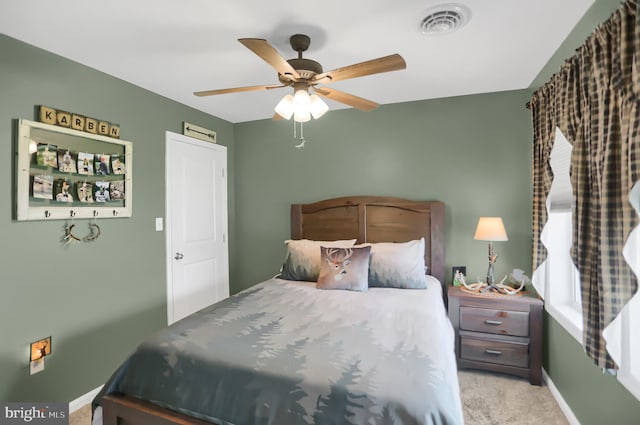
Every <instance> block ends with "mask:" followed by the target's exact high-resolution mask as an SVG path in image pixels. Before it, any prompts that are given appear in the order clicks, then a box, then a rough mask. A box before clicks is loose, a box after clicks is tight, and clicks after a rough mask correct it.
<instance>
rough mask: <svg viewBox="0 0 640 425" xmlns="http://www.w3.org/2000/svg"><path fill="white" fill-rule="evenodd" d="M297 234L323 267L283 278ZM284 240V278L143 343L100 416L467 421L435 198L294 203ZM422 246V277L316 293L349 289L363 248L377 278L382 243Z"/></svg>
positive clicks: (110, 388) (125, 419)
mask: <svg viewBox="0 0 640 425" xmlns="http://www.w3.org/2000/svg"><path fill="white" fill-rule="evenodd" d="M319 241H324V242H319ZM327 241H349V242H350V243H351V245H349V246H348V247H338V248H331V247H327V246H324V245H327ZM303 243H304V244H307V245H305V246H308V244H316V243H317V244H320V245H323V246H322V248H321V260H322V261H325V260H326V264H327V265H325V262H321V269H320V272H319V273H320V274H319V277H318V279H317V281H313V280H302V279H296V280H291V276H288V275H287V262H288V260H289V259H290V258H291V256H290V254H291V253H292V252H293V251H292V248H291V247H293V246H301V244H303ZM313 246H315V247H316V248H317V245H313ZM336 246H338V245H336ZM416 247H418V248H416ZM287 249H288V251H287V256H286V258H285V264H284V265H283V270H281V273H280V274H279V275H278V276H277V277H274V278H272V279H268V280H266V281H264V282H260V283H258V284H256V285H254V286H252V287H251V288H248V289H246V290H244V291H242V292H240V293H238V294H235V295H233V296H231V297H229V298H227V299H225V300H223V301H221V302H219V303H216V304H214V305H212V306H209V307H206V308H204V309H202V310H200V311H198V312H196V313H194V314H192V315H191V316H188V317H186V318H184V319H182V320H180V321H179V322H176V323H174V324H173V325H171V326H169V327H168V328H166V329H163V330H161V331H160V332H158V333H156V334H154V335H152V336H151V337H149V338H148V339H147V340H145V341H144V342H142V343H141V344H140V345H139V347H138V348H137V349H136V350H135V352H134V353H132V354H131V356H130V357H129V358H128V359H127V360H126V361H125V362H124V363H123V364H122V366H120V367H119V368H118V369H117V370H116V372H115V373H114V374H113V376H112V377H111V378H110V379H109V380H108V381H107V383H106V384H105V385H104V387H103V389H102V391H101V393H100V394H98V396H97V397H96V399H95V400H94V409H96V410H95V412H94V424H96V423H103V424H104V425H117V424H120V425H125V424H172V423H176V424H203V425H204V424H211V423H214V424H224V425H227V424H229V425H251V424H265V425H267V424H273V425H288V424H301V425H304V424H395V425H410V424H424V425H426V424H462V423H463V419H462V408H461V403H460V397H459V387H458V380H457V370H456V364H455V355H454V335H453V329H452V326H451V323H450V322H449V320H448V318H447V314H446V309H445V301H444V298H443V296H444V294H446V291H444V290H443V286H442V282H443V281H444V205H443V204H442V203H441V202H436V201H428V202H416V201H409V200H404V199H398V198H391V197H363V196H358V197H343V198H334V199H329V200H324V201H320V202H315V203H311V204H294V205H292V206H291V239H290V240H289V241H287ZM314 249H315V248H314ZM388 249H391V250H392V251H387V250H388ZM396 249H400V250H399V251H393V250H396ZM416 249H420V250H421V251H420V254H421V257H422V258H421V259H420V263H421V267H422V270H421V271H422V275H421V279H420V282H419V285H423V286H420V287H413V286H406V287H404V286H403V287H402V288H411V289H400V287H399V286H394V285H395V282H396V277H393V278H392V280H393V282H392V284H391V285H388V284H381V285H377V286H376V287H365V288H360V289H353V288H338V289H349V290H322V289H318V287H321V283H322V282H330V283H331V284H335V283H336V282H338V284H340V285H343V282H344V279H343V280H336V279H342V277H341V276H340V275H341V274H345V271H344V268H345V267H346V266H345V265H348V266H349V267H350V268H348V270H349V274H348V275H347V276H348V277H349V278H350V277H351V276H352V275H356V274H357V273H356V272H355V270H357V268H356V267H357V266H358V264H360V263H362V261H361V260H360V259H359V257H358V256H359V255H362V256H364V255H365V254H366V255H368V257H366V260H363V261H366V264H368V265H369V267H370V269H369V270H368V274H367V279H368V281H369V282H373V280H372V274H371V273H372V272H371V270H372V269H373V268H374V258H378V259H379V260H378V262H376V263H375V264H377V265H378V266H379V265H385V267H386V265H387V264H388V263H385V261H386V259H388V256H386V253H387V252H396V253H400V254H402V258H400V259H399V261H404V260H406V259H407V258H411V257H412V256H415V255H414V254H411V253H415V252H416ZM314 252H315V251H314ZM335 252H341V253H343V254H344V253H345V252H346V253H348V260H345V258H347V257H345V256H344V255H343V256H342V257H340V258H338V260H341V262H340V267H342V269H343V270H342V272H341V273H340V272H338V271H337V269H335V268H334V267H333V265H335V262H334V264H333V265H329V264H330V261H329V260H328V258H331V259H332V260H335V258H334V257H335V255H334V254H335ZM374 252H375V253H376V254H375V255H374ZM406 253H409V254H406ZM383 254H384V255H383ZM369 255H370V256H369ZM327 256H328V257H327ZM342 260H344V261H342ZM314 261H315V260H314ZM394 261H395V260H394ZM378 266H376V267H378ZM326 269H328V270H330V271H329V272H328V273H329V274H327V272H324V271H323V270H326ZM289 270H293V269H289ZM295 270H296V272H297V271H299V269H295ZM425 270H426V271H427V274H426V275H425V273H424V271H425ZM394 272H395V270H394ZM365 273H367V272H365ZM385 273H386V269H385ZM293 274H295V273H293ZM414 274H415V273H414ZM360 275H362V273H360ZM376 276H378V275H376ZM394 276H395V275H394ZM378 277H379V276H378ZM327 279H328V280H327ZM345 279H346V278H345ZM383 280H384V279H383ZM401 280H402V278H397V281H398V282H399V281H401ZM411 282H416V281H415V280H413V281H411ZM383 283H384V282H383ZM331 289H336V288H331Z"/></svg>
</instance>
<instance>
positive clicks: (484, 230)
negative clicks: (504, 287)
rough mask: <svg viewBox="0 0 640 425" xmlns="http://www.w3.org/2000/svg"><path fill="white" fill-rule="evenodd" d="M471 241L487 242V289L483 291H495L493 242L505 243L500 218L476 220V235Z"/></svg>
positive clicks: (504, 233) (505, 233)
mask: <svg viewBox="0 0 640 425" xmlns="http://www.w3.org/2000/svg"><path fill="white" fill-rule="evenodd" d="M473 239H475V240H477V241H488V242H489V269H488V270H487V287H486V288H485V289H483V292H484V291H487V290H491V289H497V288H496V286H495V282H494V280H493V264H494V263H495V262H496V260H497V259H498V256H497V255H496V252H495V250H494V249H493V242H496V241H507V240H509V238H508V237H507V232H506V231H505V229H504V224H503V223H502V218H501V217H480V219H479V220H478V226H477V227H476V234H475V235H474V236H473Z"/></svg>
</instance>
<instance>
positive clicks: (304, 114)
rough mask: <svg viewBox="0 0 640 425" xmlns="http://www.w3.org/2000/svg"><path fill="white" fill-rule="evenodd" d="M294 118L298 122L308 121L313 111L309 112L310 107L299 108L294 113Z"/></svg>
mask: <svg viewBox="0 0 640 425" xmlns="http://www.w3.org/2000/svg"><path fill="white" fill-rule="evenodd" d="M293 119H294V120H295V121H296V122H307V121H309V120H310V119H311V112H309V108H298V109H296V111H295V112H294V113H293Z"/></svg>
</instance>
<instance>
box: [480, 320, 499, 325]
mask: <svg viewBox="0 0 640 425" xmlns="http://www.w3.org/2000/svg"><path fill="white" fill-rule="evenodd" d="M484 323H486V324H487V325H496V326H497V325H501V324H502V322H501V321H499V320H485V321H484Z"/></svg>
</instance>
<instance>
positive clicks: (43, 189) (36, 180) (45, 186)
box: [33, 174, 53, 199]
mask: <svg viewBox="0 0 640 425" xmlns="http://www.w3.org/2000/svg"><path fill="white" fill-rule="evenodd" d="M33 197H34V198H40V199H52V198H53V176H47V175H43V174H42V175H38V176H33Z"/></svg>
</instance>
